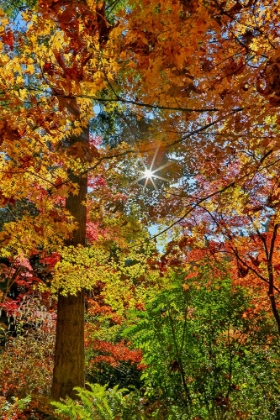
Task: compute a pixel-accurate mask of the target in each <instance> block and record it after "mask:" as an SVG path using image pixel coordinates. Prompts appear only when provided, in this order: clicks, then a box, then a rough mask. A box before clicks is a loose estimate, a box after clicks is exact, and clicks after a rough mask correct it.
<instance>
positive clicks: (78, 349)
mask: <svg viewBox="0 0 280 420" xmlns="http://www.w3.org/2000/svg"><path fill="white" fill-rule="evenodd" d="M88 139H89V132H88V129H86V130H84V132H83V133H82V134H81V136H79V137H78V138H72V139H71V140H70V145H73V144H75V143H76V142H85V143H88ZM69 178H70V179H71V181H72V182H75V183H77V184H78V186H79V193H78V195H72V194H70V195H69V197H68V198H67V199H66V209H67V210H68V211H69V212H70V213H71V215H72V216H73V217H74V218H75V220H76V222H77V223H78V228H77V229H76V230H75V231H74V232H73V237H72V239H71V240H70V241H68V242H67V245H74V246H75V245H78V244H82V245H85V242H86V207H85V205H83V204H82V203H83V202H85V200H86V194H87V177H86V175H82V176H77V175H74V174H73V173H72V172H71V170H69ZM84 384H85V354H84V291H83V290H82V291H80V292H78V293H77V294H76V295H75V296H73V295H68V296H62V295H61V294H59V295H58V305H57V324H56V343H55V354H54V370H53V383H52V398H53V399H54V400H59V399H60V398H65V397H66V396H67V395H68V396H69V397H71V398H75V397H76V392H75V391H74V390H73V388H74V387H77V386H79V387H84Z"/></svg>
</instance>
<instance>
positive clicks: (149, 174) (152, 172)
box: [136, 147, 171, 190]
mask: <svg viewBox="0 0 280 420" xmlns="http://www.w3.org/2000/svg"><path fill="white" fill-rule="evenodd" d="M158 150H159V147H157V148H156V150H155V154H154V157H153V160H152V163H151V165H150V167H149V168H147V167H146V165H145V164H144V163H143V166H144V171H141V174H142V175H140V177H139V178H138V179H137V180H136V182H139V181H141V180H142V179H145V183H144V190H145V188H146V187H147V184H148V182H151V183H152V185H153V187H154V189H155V190H157V189H158V188H157V186H156V183H155V179H160V180H162V181H165V182H168V179H166V178H163V177H162V176H159V175H156V172H158V171H160V170H161V169H163V168H165V167H166V166H168V165H170V163H171V162H167V163H165V164H164V165H162V166H160V167H159V168H156V169H153V166H154V163H155V160H156V157H157V153H158Z"/></svg>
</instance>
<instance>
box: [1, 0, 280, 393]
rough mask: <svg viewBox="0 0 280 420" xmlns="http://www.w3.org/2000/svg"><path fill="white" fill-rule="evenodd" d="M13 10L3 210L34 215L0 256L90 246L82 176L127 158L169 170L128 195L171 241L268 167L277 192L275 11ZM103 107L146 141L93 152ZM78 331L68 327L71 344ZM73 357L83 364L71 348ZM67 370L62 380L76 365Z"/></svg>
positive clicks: (225, 7)
mask: <svg viewBox="0 0 280 420" xmlns="http://www.w3.org/2000/svg"><path fill="white" fill-rule="evenodd" d="M16 4H17V5H19V7H20V9H19V10H20V14H21V18H20V19H18V20H15V21H14V22H13V21H10V20H9V19H8V18H7V16H6V15H5V13H4V12H2V13H1V25H2V28H3V29H2V32H1V39H2V45H1V49H2V54H1V62H2V66H3V72H2V75H1V78H0V92H1V96H0V99H1V105H2V107H1V120H0V123H1V127H0V128H1V136H2V143H1V150H2V151H3V154H2V155H1V162H0V167H1V169H0V170H1V173H2V184H3V185H2V192H1V197H0V199H1V204H2V206H3V207H5V206H7V205H8V203H9V201H10V202H11V200H15V201H21V200H28V202H29V203H31V204H32V205H33V206H34V208H35V209H36V211H35V212H33V213H32V212H28V211H27V212H26V213H25V214H24V213H23V214H22V215H21V216H20V217H19V218H16V219H15V218H14V219H13V220H9V221H7V222H6V223H4V225H3V228H2V231H1V232H0V240H1V241H2V242H1V243H2V254H3V256H4V257H5V256H8V257H9V256H11V255H13V254H15V255H17V254H25V255H28V254H30V253H31V252H32V250H34V249H40V248H43V249H44V250H48V251H52V250H56V249H57V247H58V246H59V245H63V244H66V243H70V242H69V241H72V242H73V244H77V243H78V242H82V243H83V244H84V243H85V237H84V232H85V211H84V210H83V212H82V213H83V214H81V213H80V211H78V212H77V211H76V210H75V209H79V210H80V209H82V208H83V206H82V202H83V201H84V198H85V192H86V190H85V189H86V174H87V173H89V172H90V173H91V174H92V176H97V177H98V171H99V170H102V169H101V168H102V167H103V165H105V167H106V165H107V167H109V168H110V169H111V168H112V167H113V165H115V166H116V164H117V165H120V166H119V168H116V173H117V172H118V170H119V177H121V165H124V167H125V168H127V167H128V166H130V163H128V165H125V164H121V163H119V162H120V161H121V160H122V159H127V162H137V157H138V158H141V155H145V156H147V160H146V161H145V160H144V164H145V165H148V163H149V162H150V163H151V164H152V163H153V165H156V166H157V165H159V166H165V168H163V171H164V173H162V175H163V176H162V175H160V176H162V177H163V178H166V179H168V180H169V181H170V183H165V182H163V183H162V184H160V188H158V189H157V190H154V189H153V188H149V189H148V188H146V191H145V194H144V195H143V194H140V191H141V186H140V185H138V184H137V182H136V181H137V178H138V177H137V176H134V177H133V175H132V176H131V177H128V178H127V181H128V182H129V181H131V183H132V184H133V182H134V184H133V185H131V192H132V193H134V194H135V193H136V194H139V195H140V196H141V197H140V200H137V199H136V198H133V199H132V200H131V201H133V204H134V205H135V206H138V207H139V204H140V205H141V200H142V202H143V209H144V210H143V213H144V215H143V220H146V221H147V223H148V221H149V222H150V221H155V220H157V221H158V220H159V219H160V218H161V220H162V222H163V223H164V225H165V226H166V225H167V227H165V228H164V229H163V230H170V229H171V228H172V227H174V226H180V223H181V222H184V223H188V216H189V215H190V214H191V213H193V211H194V210H196V209H197V208H198V207H199V206H201V205H202V204H204V203H207V205H208V206H209V205H210V204H209V202H210V201H211V200H212V199H213V197H214V199H213V202H214V201H215V198H216V196H218V197H220V202H221V205H222V206H223V209H224V212H225V214H231V213H235V212H242V211H243V210H244V208H245V206H244V200H243V199H242V194H243V192H244V191H245V194H248V192H247V190H248V188H249V189H250V191H251V195H253V193H254V187H253V183H250V180H251V179H252V178H253V177H255V176H257V175H256V174H258V176H259V177H260V178H262V177H264V179H266V176H267V175H266V174H267V171H268V168H269V171H270V180H271V182H273V181H274V180H275V182H277V181H276V180H277V179H278V173H279V171H278V169H279V168H278V153H279V151H278V145H277V134H278V131H277V124H278V122H277V106H278V105H279V81H278V66H279V63H278V61H279V29H278V26H277V25H278V23H277V13H278V6H279V4H278V1H277V0H275V1H273V2H272V4H268V3H267V2H266V1H265V0H263V1H251V0H249V1H247V2H245V1H242V2H241V1H233V2H227V3H226V4H225V3H224V2H220V1H216V0H213V1H209V2H204V1H198V2H194V1H192V0H191V1H188V2H186V1H183V0H176V1H174V0H168V1H165V2H158V1H154V0H142V1H140V2H138V3H137V4H136V5H135V4H134V2H128V3H127V4H125V5H123V3H122V2H119V1H118V2H109V3H107V4H106V3H105V2H103V3H101V2H98V1H97V2H95V1H87V2H86V1H84V0H81V1H78V0H77V1H70V0H61V1H54V0H40V1H39V2H38V3H36V4H35V5H34V3H33V2H32V3H25V2H17V3H16ZM115 6H117V9H115V10H116V12H115V13H113V15H112V10H114V8H115ZM16 26H18V28H17V27H16ZM97 103H101V104H103V105H104V108H105V110H106V113H107V115H109V116H110V115H111V114H112V113H114V110H115V109H117V111H118V110H119V109H120V111H118V112H120V113H122V115H123V116H124V117H125V115H126V112H127V111H126V109H127V108H130V109H131V112H133V113H134V114H137V118H138V119H139V120H140V121H145V118H147V116H146V115H147V113H149V114H150V124H149V130H147V132H144V133H143V136H142V138H140V139H139V138H136V139H135V142H134V143H133V144H125V143H124V144H120V145H118V146H117V148H115V149H114V150H112V149H111V150H110V149H109V148H103V149H102V150H97V148H96V147H95V146H94V145H93V146H90V145H89V144H88V142H87V140H86V139H85V137H84V136H83V133H85V132H86V130H87V128H86V127H88V124H89V120H90V118H91V117H92V116H93V110H92V105H93V104H97ZM126 120H127V119H126ZM126 120H125V119H124V118H123V121H124V123H125V124H127V121H126ZM127 125H128V126H130V128H132V126H131V125H130V124H127ZM115 128H117V125H116V126H115ZM214 130H215V131H214ZM156 152H157V155H158V157H159V158H158V159H156V157H155V155H154V154H155V153H156ZM166 160H170V161H171V162H172V165H169V166H167V161H166ZM160 161H162V162H161V163H162V165H161V163H160ZM105 163H106V164H105ZM229 167H230V170H229V169H228V168H229ZM141 169H142V168H141ZM160 173H161V172H160ZM166 174H167V176H166ZM204 178H206V179H207V181H209V182H208V184H207V183H203V182H202V181H203V179H204ZM120 184H121V183H120ZM206 184H207V185H206ZM244 185H246V187H244ZM127 186H128V185H127ZM204 187H205V188H204ZM120 190H121V189H120ZM243 195H244V194H243ZM65 198H66V211H65V205H64V201H63V200H65ZM182 209H183V210H182ZM73 216H74V218H77V220H76V221H77V222H78V224H79V226H78V228H77V225H75V223H73V222H74V220H73ZM194 217H195V216H194ZM79 218H80V219H79ZM196 225H199V228H196V229H195V230H194V231H193V232H192V233H191V235H192V236H193V237H194V238H195V239H197V240H198V241H197V242H198V243H199V242H201V241H203V240H204V239H205V238H204V234H205V232H203V229H201V227H202V228H203V226H204V221H203V220H202V219H199V221H197V220H196ZM179 230H180V228H179ZM30 232H32V235H30ZM71 232H74V233H73V236H71ZM79 232H80V233H81V235H80V238H79V239H77V237H78V235H79ZM191 235H189V236H191ZM67 299H68V298H60V300H61V302H62V301H63V302H64V303H63V305H62V306H63V307H64V305H65V311H66V306H67V305H68V303H69V304H70V302H71V301H73V302H75V303H77V302H79V304H78V303H77V305H79V308H80V310H79V313H82V311H83V310H82V306H83V299H82V292H81V293H80V294H78V295H77V296H76V297H69V300H67ZM59 307H60V308H61V305H60V304H59ZM62 312H63V310H62ZM59 314H61V311H60V309H59ZM61 319H62V318H61V315H59V318H58V328H59V323H60V320H61ZM79 319H80V326H79V327H78V328H79V331H80V333H79V337H80V341H81V340H82V332H81V331H82V325H83V318H82V316H80V317H79ZM74 322H76V320H75V321H74V320H73V323H74ZM70 331H71V328H70V327H69V325H68V328H67V331H66V330H65V333H66V334H68V333H70ZM59 337H60V338H61V337H62V335H61V333H60V334H59ZM60 338H58V340H60ZM64 339H65V338H64ZM70 347H71V349H72V350H73V352H74V353H75V347H76V346H70ZM78 347H79V346H77V348H78ZM59 348H60V346H58V347H57V349H59ZM80 348H81V350H79V354H80V356H78V355H77V354H73V360H75V359H76V357H78V358H79V362H78V363H77V365H78V366H80V367H81V368H80V370H81V371H82V370H83V367H82V366H83V362H82V359H83V352H82V345H81V346H80ZM58 352H60V350H58ZM56 360H57V361H58V353H57V358H56ZM64 372H65V375H64V374H63V373H62V370H61V371H60V374H59V376H60V378H61V380H62V382H63V381H64V377H65V378H67V376H68V374H69V366H65V368H64ZM55 375H56V374H55ZM57 381H58V380H56V382H57ZM71 381H72V380H71ZM81 381H82V375H80V374H78V373H77V378H76V379H75V378H73V382H71V383H70V382H69V383H68V385H66V384H64V385H65V387H64V385H61V388H60V389H61V391H54V397H55V398H59V397H60V396H64V395H66V394H67V393H68V394H69V395H71V392H72V391H71V388H72V386H73V385H74V384H75V385H82V383H81ZM66 382H67V381H66ZM62 389H64V390H63V391H62Z"/></svg>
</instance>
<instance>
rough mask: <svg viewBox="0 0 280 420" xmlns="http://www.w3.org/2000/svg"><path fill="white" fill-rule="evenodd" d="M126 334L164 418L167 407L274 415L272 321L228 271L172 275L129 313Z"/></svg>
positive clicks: (278, 399) (196, 414)
mask: <svg viewBox="0 0 280 420" xmlns="http://www.w3.org/2000/svg"><path fill="white" fill-rule="evenodd" d="M125 336H126V337H128V338H129V339H130V340H131V342H132V345H133V346H134V347H136V348H140V349H141V350H142V352H143V362H144V363H146V364H147V369H146V370H145V371H144V373H143V374H142V378H141V379H142V380H143V381H144V392H145V395H146V397H148V398H149V400H150V401H162V402H163V403H165V405H167V412H168V413H169V414H168V415H169V416H171V417H166V418H173V417H172V415H171V413H170V410H171V407H172V406H173V407H176V410H177V413H181V415H183V414H184V415H187V417H186V418H189V419H193V418H200V419H224V418H227V419H236V418H250V419H254V420H256V419H264V418H265V419H267V420H268V419H276V418H277V417H275V416H277V410H278V407H279V404H280V393H279V383H278V378H279V373H280V372H279V366H280V364H279V351H278V344H277V333H276V331H275V329H274V324H273V322H271V320H270V319H269V318H267V317H265V316H264V315H263V314H262V313H258V312H257V311H255V308H254V307H253V306H252V304H251V303H250V296H249V295H248V293H247V292H246V290H245V289H243V288H238V287H234V286H233V283H232V280H231V278H230V276H229V275H227V274H226V272H223V271H222V270H221V271H220V274H219V276H213V273H212V272H211V271H210V270H209V269H207V267H206V268H203V269H201V271H200V274H199V275H198V276H196V277H194V278H193V279H190V278H188V279H187V281H186V275H185V274H184V275H182V276H176V275H175V274H174V276H173V278H172V279H171V282H170V288H169V289H168V290H163V291H162V292H160V293H159V294H158V295H157V296H156V297H154V298H153V299H151V300H150V301H149V302H148V303H147V305H146V310H145V311H134V313H133V314H131V325H130V327H128V328H127V329H126V330H125ZM174 415H175V414H174ZM176 415H177V414H176ZM176 415H175V417H174V418H176ZM242 416H243V417H242ZM179 418H181V417H179Z"/></svg>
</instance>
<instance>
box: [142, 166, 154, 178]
mask: <svg viewBox="0 0 280 420" xmlns="http://www.w3.org/2000/svg"><path fill="white" fill-rule="evenodd" d="M152 176H153V171H151V169H148V168H146V169H145V171H144V177H145V178H152Z"/></svg>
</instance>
